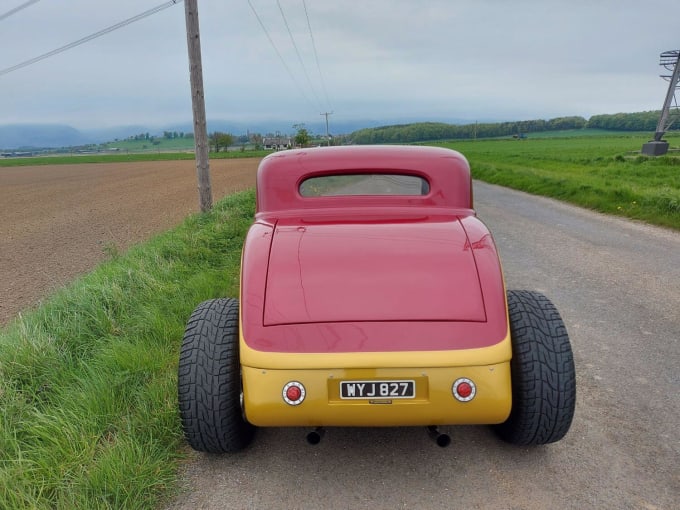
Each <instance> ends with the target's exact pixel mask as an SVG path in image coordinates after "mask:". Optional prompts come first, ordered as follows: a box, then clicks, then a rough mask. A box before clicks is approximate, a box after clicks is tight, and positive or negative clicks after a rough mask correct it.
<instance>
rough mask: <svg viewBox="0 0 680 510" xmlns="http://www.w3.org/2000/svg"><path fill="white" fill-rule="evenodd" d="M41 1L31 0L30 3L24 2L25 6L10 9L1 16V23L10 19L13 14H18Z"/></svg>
mask: <svg viewBox="0 0 680 510" xmlns="http://www.w3.org/2000/svg"><path fill="white" fill-rule="evenodd" d="M39 1H40V0H29V1H28V2H24V3H23V4H21V5H19V6H17V7H15V8H14V9H10V10H9V11H7V12H6V13H5V14H0V21H2V20H3V19H5V18H9V17H10V16H11V15H12V14H16V13H17V12H19V11H21V10H23V9H25V8H26V7H28V6H30V5H33V4H36V3H38V2H39Z"/></svg>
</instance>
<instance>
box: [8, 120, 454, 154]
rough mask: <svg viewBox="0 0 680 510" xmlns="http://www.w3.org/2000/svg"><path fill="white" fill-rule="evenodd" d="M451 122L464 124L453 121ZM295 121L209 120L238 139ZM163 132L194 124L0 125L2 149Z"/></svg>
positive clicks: (320, 127)
mask: <svg viewBox="0 0 680 510" xmlns="http://www.w3.org/2000/svg"><path fill="white" fill-rule="evenodd" d="M328 120H329V132H330V133H331V135H341V134H348V133H352V132H355V131H357V130H361V129H365V128H373V127H377V126H384V125H385V120H384V119H383V120H378V119H375V120H374V119H359V120H340V119H338V118H336V117H334V116H330V117H329V119H328ZM392 121H393V122H395V123H396V122H399V123H408V122H414V120H413V119H399V120H395V119H392ZM448 122H453V123H456V122H462V121H457V120H456V119H450V120H448ZM295 123H296V122H295V121H294V120H291V121H281V120H270V121H267V120H260V121H254V122H243V121H239V122H233V121H227V120H219V119H212V120H208V131H209V132H213V131H223V132H225V133H231V134H232V135H235V136H238V135H242V134H246V133H247V132H250V133H260V134H262V135H266V134H269V133H276V132H277V131H278V132H281V133H282V134H293V133H295V128H293V124H295ZM305 126H306V128H307V130H308V131H309V132H310V133H312V134H318V135H323V134H325V133H326V124H325V121H324V119H323V117H320V118H319V121H315V122H308V123H305ZM164 131H171V132H174V131H177V132H184V133H190V132H193V124H192V123H191V122H183V123H177V124H172V125H166V126H161V127H159V126H148V125H147V126H144V125H127V126H115V127H108V128H93V129H80V130H79V129H76V128H74V127H72V126H68V125H64V124H6V125H0V150H17V149H23V150H26V149H48V148H60V147H73V146H80V145H88V144H96V143H105V142H113V141H115V140H125V139H127V138H129V137H131V136H135V135H139V134H140V133H149V134H151V135H152V136H162V134H163V132H164Z"/></svg>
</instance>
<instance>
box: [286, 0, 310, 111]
mask: <svg viewBox="0 0 680 510" xmlns="http://www.w3.org/2000/svg"><path fill="white" fill-rule="evenodd" d="M276 4H277V5H278V6H279V11H280V12H281V17H282V18H283V24H284V25H286V30H287V31H288V35H289V36H290V42H291V43H292V44H293V48H295V54H296V55H297V58H298V61H299V62H300V65H301V66H302V72H303V73H305V78H307V83H308V84H309V88H310V89H311V91H312V94H313V95H314V99H316V102H317V103H319V104H320V103H321V102H320V101H319V96H317V95H316V91H315V90H314V85H312V80H310V78H309V73H307V67H306V66H305V63H304V61H303V60H302V56H301V55H300V50H298V47H297V44H295V38H294V37H293V33H292V32H291V31H290V26H288V20H287V19H286V15H285V14H284V12H283V7H281V2H280V0H276Z"/></svg>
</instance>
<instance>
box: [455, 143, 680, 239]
mask: <svg viewBox="0 0 680 510" xmlns="http://www.w3.org/2000/svg"><path fill="white" fill-rule="evenodd" d="M647 139H648V136H645V135H644V134H637V135H633V136H630V135H629V136H619V137H583V138H555V139H547V138H543V139H531V138H529V139H527V140H488V141H476V142H473V141H469V142H467V141H466V142H455V143H446V144H442V145H444V146H446V147H450V148H453V149H456V150H458V151H460V152H462V153H463V154H464V155H465V156H466V157H467V158H468V160H469V161H470V166H471V168H472V175H473V177H474V178H476V179H480V180H483V181H486V182H490V183H493V184H500V185H502V186H507V187H509V188H514V189H518V190H522V191H526V192H529V193H533V194H535V195H544V196H548V197H552V198H556V199H559V200H563V201H565V202H571V203H573V204H575V205H579V206H582V207H587V208H589V209H594V210H597V211H600V212H603V213H607V214H613V215H617V216H624V217H627V218H632V219H638V220H643V221H646V222H648V223H652V224H655V225H661V226H665V227H670V228H674V229H678V230H680V153H677V152H675V153H673V152H669V154H668V155H666V156H662V157H648V156H641V155H639V150H640V148H641V147H642V144H643V143H644V142H646V141H647ZM668 139H669V142H670V143H671V146H677V145H678V142H680V138H679V137H678V136H677V135H674V136H668Z"/></svg>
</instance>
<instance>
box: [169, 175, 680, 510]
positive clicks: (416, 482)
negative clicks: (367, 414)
mask: <svg viewBox="0 0 680 510" xmlns="http://www.w3.org/2000/svg"><path fill="white" fill-rule="evenodd" d="M475 201H476V207H477V211H478V214H479V217H480V218H481V219H482V220H483V221H485V222H486V223H487V224H488V226H489V227H490V229H491V231H492V232H493V233H494V235H495V239H496V243H497V245H498V248H499V250H500V254H501V258H502V261H503V264H504V270H505V274H506V278H507V285H508V288H514V289H532V290H539V291H541V292H544V293H545V294H547V295H548V296H549V297H550V298H551V299H552V300H553V301H554V302H555V304H556V305H557V307H558V309H559V310H560V312H561V313H562V316H563V318H564V320H565V323H566V325H567V329H568V330H569V333H570V336H571V341H572V346H573V349H574V354H575V361H576V370H577V391H578V398H577V407H576V416H575V419H574V423H573V425H572V428H571V430H570V432H569V433H568V434H567V436H566V438H565V439H564V440H562V441H561V442H559V443H556V444H553V445H548V446H545V447H538V448H519V447H515V446H511V445H507V444H504V443H502V442H500V441H499V440H498V439H497V438H496V437H495V436H494V435H493V434H492V432H491V431H490V430H489V429H488V428H487V427H447V428H446V429H445V430H446V431H448V432H449V433H450V434H451V436H452V445H451V446H450V447H449V448H445V449H442V448H439V447H437V446H436V445H435V444H434V443H433V442H432V441H430V440H429V438H428V437H427V435H426V433H425V430H424V429H421V428H397V429H351V428H338V429H330V430H329V431H328V432H327V434H326V436H325V437H324V439H323V441H322V442H321V443H320V444H319V445H318V446H309V445H307V444H306V442H305V440H304V436H305V432H306V431H305V430H302V429H261V430H259V431H258V435H257V436H256V439H255V442H254V443H253V445H252V446H251V447H249V448H248V449H247V450H246V451H244V452H242V453H239V454H236V455H225V456H214V455H204V454H192V461H191V462H190V463H189V464H188V465H187V466H186V467H185V469H184V471H183V477H184V492H183V493H182V494H180V495H179V497H177V498H176V499H175V500H174V501H173V502H172V503H171V504H169V505H168V506H167V508H168V509H170V510H183V509H197V508H200V509H223V508H257V509H262V508H301V509H305V508H310V509H336V508H337V509H346V508H352V509H356V508H370V509H396V508H428V509H437V508H442V509H452V508H465V509H486V508H502V509H547V508H567V509H583V508H598V509H646V510H649V509H668V510H671V509H676V508H680V432H679V427H680V234H679V233H677V232H672V231H668V230H663V229H658V228H653V227H649V226H646V225H642V224H639V223H633V222H628V221H624V220H620V219H615V218H610V217H607V216H602V215H599V214H595V213H592V212H589V211H585V210H582V209H578V208H575V207H572V206H568V205H564V204H561V203H559V202H555V201H552V200H548V199H544V198H537V197H533V196H530V195H526V194H523V193H519V192H515V191H511V190H507V189H504V188H500V187H496V186H491V185H487V184H483V183H479V182H476V183H475Z"/></svg>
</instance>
